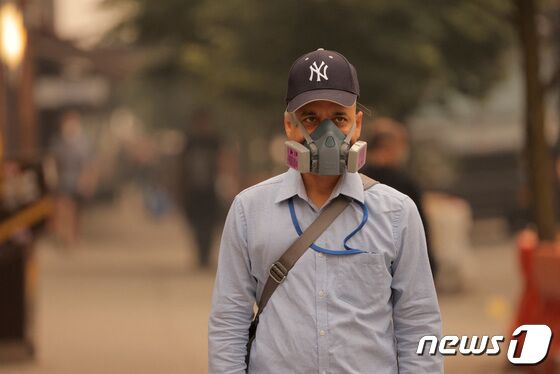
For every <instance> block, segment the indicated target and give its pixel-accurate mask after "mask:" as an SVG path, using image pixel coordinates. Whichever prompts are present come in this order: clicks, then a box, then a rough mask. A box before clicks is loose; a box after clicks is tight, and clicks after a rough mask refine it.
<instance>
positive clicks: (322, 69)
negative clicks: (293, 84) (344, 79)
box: [309, 61, 329, 82]
mask: <svg viewBox="0 0 560 374" xmlns="http://www.w3.org/2000/svg"><path fill="white" fill-rule="evenodd" d="M328 67H329V65H327V64H325V61H321V65H319V66H317V62H316V61H313V64H311V65H309V70H311V75H310V76H309V81H312V80H313V74H315V75H316V76H317V82H320V81H321V78H323V79H324V80H326V81H328V80H329V78H328V77H327V68H328Z"/></svg>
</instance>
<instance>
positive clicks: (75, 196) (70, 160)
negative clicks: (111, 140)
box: [50, 111, 96, 246]
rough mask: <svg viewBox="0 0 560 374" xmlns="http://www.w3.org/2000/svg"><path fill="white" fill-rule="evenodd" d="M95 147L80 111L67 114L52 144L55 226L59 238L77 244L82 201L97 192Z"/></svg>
mask: <svg viewBox="0 0 560 374" xmlns="http://www.w3.org/2000/svg"><path fill="white" fill-rule="evenodd" d="M93 156H94V155H93V148H92V144H91V142H90V140H89V139H88V137H87V136H86V134H85V132H84V131H83V127H82V122H81V116H80V114H79V113H78V112H74V111H70V112H67V113H64V115H63V116H62V120H61V122H60V127H59V132H58V134H57V135H56V136H55V138H54V140H53V142H52V144H51V146H50V157H52V159H53V161H54V164H55V166H56V173H57V183H56V191H55V210H54V214H53V222H52V228H53V231H54V234H55V237H56V238H57V239H58V240H59V241H60V242H61V243H62V244H63V245H66V246H73V245H74V244H75V243H76V240H77V235H78V207H79V203H80V202H81V201H82V200H83V199H84V198H87V197H90V196H91V195H92V194H93V191H94V189H95V184H96V173H95V166H94V157H93Z"/></svg>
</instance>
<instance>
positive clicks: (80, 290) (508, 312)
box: [0, 189, 520, 374]
mask: <svg viewBox="0 0 560 374" xmlns="http://www.w3.org/2000/svg"><path fill="white" fill-rule="evenodd" d="M80 226H81V228H82V230H81V231H82V234H81V238H80V242H79V243H78V245H77V246H76V247H75V248H59V247H57V246H56V245H55V244H54V243H53V242H52V241H50V240H48V239H43V240H41V241H40V242H39V243H38V246H37V255H38V263H39V278H38V279H39V281H38V288H37V290H36V302H35V306H36V310H35V317H36V318H35V322H36V323H35V329H34V336H35V342H36V348H37V353H36V358H35V359H34V360H33V361H24V362H4V363H0V374H39V373H41V374H89V373H92V374H93V373H95V374H101V373H103V374H113V373H115V374H120V373H135V374H143V373H150V374H155V373H157V374H160V373H161V374H175V373H177V374H179V373H189V374H190V373H192V374H197V373H206V372H207V320H208V314H209V311H210V298H211V292H212V286H213V278H214V273H215V269H212V270H209V271H201V270H197V269H196V261H195V260H196V258H195V252H194V250H189V248H191V249H192V248H193V246H194V243H193V241H192V235H190V233H189V231H188V229H186V228H185V225H184V224H183V221H182V220H181V217H180V216H179V215H178V214H176V213H172V214H169V215H167V216H165V217H163V218H161V219H154V218H152V217H149V216H148V215H147V214H146V213H145V212H144V210H143V207H142V204H141V198H140V195H139V194H138V193H137V192H136V191H135V190H134V189H127V190H126V191H125V193H123V194H122V198H120V199H119V200H118V202H117V203H115V204H114V205H104V206H95V207H91V208H89V209H88V210H87V211H85V212H84V214H83V216H82V220H81V223H80ZM216 239H218V236H216ZM215 252H216V251H215ZM472 255H473V263H474V264H475V267H476V269H475V272H474V274H475V275H476V277H474V279H473V281H472V282H470V283H469V284H468V287H467V289H466V290H465V291H464V292H461V293H459V294H440V295H439V300H440V305H441V310H442V318H443V321H444V333H445V334H447V335H449V334H452V335H459V336H461V335H467V336H472V335H477V336H481V335H506V336H507V335H508V333H509V328H510V326H509V324H510V323H511V320H512V317H513V314H514V312H515V308H516V304H515V303H516V300H517V298H518V292H519V289H520V282H519V280H518V279H517V276H516V274H517V264H516V252H515V247H514V243H513V241H512V240H511V239H505V240H499V241H495V242H494V243H487V244H485V245H477V246H476V247H475V248H473V250H472ZM214 262H215V256H214ZM502 351H503V352H502V354H500V355H498V356H494V357H488V356H482V357H472V356H471V357H460V356H456V357H448V358H446V373H458V374H462V373H468V374H472V373H485V374H486V373H488V374H492V373H505V371H504V370H503V369H504V367H505V363H506V358H505V350H504V349H503V350H502ZM372 373H374V370H373V369H372Z"/></svg>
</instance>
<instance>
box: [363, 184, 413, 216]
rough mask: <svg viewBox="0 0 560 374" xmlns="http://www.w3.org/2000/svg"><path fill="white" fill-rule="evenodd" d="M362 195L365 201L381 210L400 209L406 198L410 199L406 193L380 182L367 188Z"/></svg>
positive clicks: (405, 202)
mask: <svg viewBox="0 0 560 374" xmlns="http://www.w3.org/2000/svg"><path fill="white" fill-rule="evenodd" d="M364 197H365V200H366V203H370V204H371V205H373V206H374V207H377V208H379V209H380V211H382V212H387V211H397V210H401V209H402V208H403V206H404V205H405V204H407V199H408V200H410V197H408V195H406V194H404V193H402V192H400V191H398V190H397V189H395V188H393V187H391V186H389V185H387V184H384V183H381V182H379V183H377V184H376V185H374V186H373V187H370V188H369V189H367V190H366V191H365V193H364Z"/></svg>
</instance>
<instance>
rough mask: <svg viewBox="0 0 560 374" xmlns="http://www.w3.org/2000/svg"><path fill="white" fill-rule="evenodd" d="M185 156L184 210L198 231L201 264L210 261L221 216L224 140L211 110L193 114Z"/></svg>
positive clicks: (187, 136)
mask: <svg viewBox="0 0 560 374" xmlns="http://www.w3.org/2000/svg"><path fill="white" fill-rule="evenodd" d="M189 129H192V131H190V132H188V133H187V135H186V144H185V147H184V152H183V154H182V157H181V163H180V164H181V167H182V170H181V179H182V181H181V185H182V188H181V192H182V193H183V201H182V204H183V210H184V213H185V215H186V217H187V218H188V221H189V223H190V225H191V228H192V229H193V231H194V235H195V239H196V244H197V247H198V248H197V251H198V264H199V266H200V267H201V268H206V267H208V265H209V264H210V252H211V249H212V237H213V234H214V230H215V227H216V224H217V223H218V220H219V217H220V203H219V197H218V194H217V193H216V180H217V177H218V162H219V155H220V152H221V148H222V140H221V138H220V137H219V136H218V134H217V132H216V131H215V129H214V128H213V127H212V123H211V118H210V113H209V112H208V111H207V110H205V109H199V110H197V111H196V112H195V113H194V115H193V116H192V120H191V123H190V124H189Z"/></svg>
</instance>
